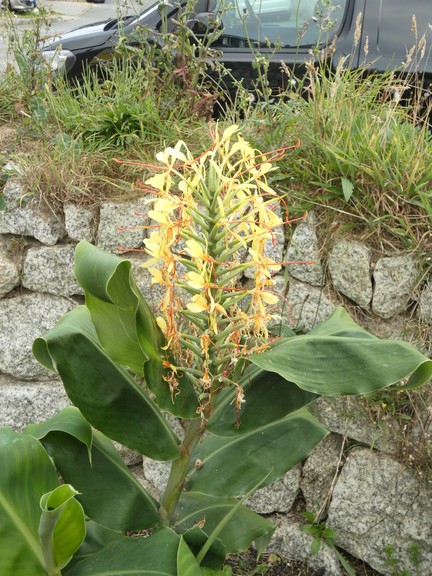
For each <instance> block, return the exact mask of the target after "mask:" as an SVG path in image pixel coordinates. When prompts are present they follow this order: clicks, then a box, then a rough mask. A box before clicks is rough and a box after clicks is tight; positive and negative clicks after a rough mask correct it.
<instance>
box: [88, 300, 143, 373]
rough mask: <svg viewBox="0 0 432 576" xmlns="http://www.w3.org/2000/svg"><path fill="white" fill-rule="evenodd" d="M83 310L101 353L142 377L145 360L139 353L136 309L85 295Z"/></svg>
mask: <svg viewBox="0 0 432 576" xmlns="http://www.w3.org/2000/svg"><path fill="white" fill-rule="evenodd" d="M85 298H86V306H87V308H88V309H89V311H90V314H91V317H92V321H93V324H94V325H95V328H96V332H97V334H98V337H99V340H100V342H101V344H102V347H103V349H104V350H105V352H106V353H107V354H108V356H109V357H110V358H111V359H112V360H113V361H114V362H115V363H116V364H118V365H119V366H127V367H129V368H130V369H131V370H132V371H133V372H134V373H135V374H137V375H139V376H144V363H145V362H147V360H148V356H147V355H146V354H145V353H144V351H143V350H142V348H141V346H140V344H139V342H138V336H137V333H136V309H135V308H133V309H127V310H125V309H124V308H121V307H120V306H115V305H113V304H110V303H109V302H105V301H104V300H100V299H99V298H95V297H94V296H92V295H91V294H90V293H89V292H86V296H85Z"/></svg>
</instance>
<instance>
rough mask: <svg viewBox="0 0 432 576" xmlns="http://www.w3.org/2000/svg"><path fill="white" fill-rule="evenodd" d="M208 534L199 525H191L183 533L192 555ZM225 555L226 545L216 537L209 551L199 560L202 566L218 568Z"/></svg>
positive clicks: (199, 547)
mask: <svg viewBox="0 0 432 576" xmlns="http://www.w3.org/2000/svg"><path fill="white" fill-rule="evenodd" d="M208 537H209V535H208V534H207V532H205V531H204V530H203V529H202V528H200V527H199V526H192V528H189V530H186V532H184V533H183V538H184V540H185V542H186V543H187V545H188V546H189V548H190V549H191V550H192V553H193V554H194V556H196V555H197V554H198V553H199V551H200V550H201V548H202V547H203V546H204V544H205V543H206V541H207V539H208ZM226 555H227V551H226V547H225V545H224V544H223V542H222V541H221V540H219V539H218V538H216V540H215V541H214V542H213V543H212V545H211V546H210V549H209V551H208V552H207V553H206V555H205V556H204V559H203V561H202V562H201V565H202V566H207V567H209V568H213V569H215V570H216V569H219V568H220V567H221V566H222V565H223V563H224V561H225V557H226Z"/></svg>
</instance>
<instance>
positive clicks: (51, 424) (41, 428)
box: [25, 406, 93, 459]
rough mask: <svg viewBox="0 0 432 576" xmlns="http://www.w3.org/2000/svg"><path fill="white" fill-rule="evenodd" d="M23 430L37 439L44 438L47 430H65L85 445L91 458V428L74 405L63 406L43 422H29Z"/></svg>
mask: <svg viewBox="0 0 432 576" xmlns="http://www.w3.org/2000/svg"><path fill="white" fill-rule="evenodd" d="M25 431H26V432H27V433H28V434H31V435H32V436H34V437H35V438H37V439H38V440H41V439H42V438H44V437H45V436H46V435H47V434H48V433H49V432H66V434H69V435H70V436H73V437H74V438H76V439H77V440H79V441H80V442H82V443H83V444H84V445H85V446H86V447H87V451H88V455H89V459H91V447H92V442H93V430H92V427H91V426H90V424H89V423H88V422H87V420H86V419H85V418H84V417H83V416H82V414H81V412H80V411H79V410H78V408H75V406H68V407H66V408H63V410H61V411H60V412H58V413H57V414H55V415H54V416H52V417H51V418H49V419H48V420H45V421H44V422H40V423H38V424H29V425H28V426H27V427H26V428H25Z"/></svg>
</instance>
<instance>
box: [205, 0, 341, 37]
mask: <svg viewBox="0 0 432 576" xmlns="http://www.w3.org/2000/svg"><path fill="white" fill-rule="evenodd" d="M347 1H348V0H333V1H332V0H218V1H217V9H216V11H217V12H218V13H219V14H220V15H221V19H222V23H223V30H224V33H223V35H222V36H221V37H220V39H219V41H218V43H219V44H222V45H225V46H230V45H231V46H236V47H242V46H245V47H247V46H248V45H249V43H251V42H252V43H257V44H258V45H260V46H262V45H265V44H267V45H269V46H276V47H282V48H288V47H301V46H315V45H317V44H321V43H323V42H329V41H330V40H331V39H332V38H333V36H334V35H335V34H336V33H337V31H338V29H339V27H340V24H341V21H342V18H343V15H344V12H345V7H346V4H347Z"/></svg>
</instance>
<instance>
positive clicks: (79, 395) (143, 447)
mask: <svg viewBox="0 0 432 576" xmlns="http://www.w3.org/2000/svg"><path fill="white" fill-rule="evenodd" d="M33 352H34V355H35V356H36V358H37V359H38V360H39V361H41V362H42V363H43V364H45V366H47V368H51V369H55V370H56V371H57V372H58V373H59V374H60V376H61V378H62V380H63V384H64V387H65V390H66V393H67V395H68V396H69V398H70V399H71V401H72V402H73V404H75V406H77V407H78V408H79V409H80V411H81V412H82V414H83V416H84V417H85V418H86V420H88V421H89V422H90V424H92V425H93V426H94V427H95V428H97V429H98V430H101V431H102V432H103V433H104V434H105V435H106V436H108V437H109V438H112V439H113V440H117V442H120V443H121V444H123V445H124V446H127V447H128V448H131V449H132V450H136V451H137V452H140V453H141V454H145V455H146V456H148V457H149V458H154V459H156V460H172V459H174V458H176V457H177V456H178V448H177V445H178V442H179V440H178V438H177V437H176V436H175V434H174V433H173V431H172V430H171V428H170V427H169V426H168V424H167V422H166V421H165V418H164V416H163V414H162V413H161V411H160V409H159V407H158V406H157V405H156V404H155V403H154V402H153V401H152V400H151V399H150V398H149V397H148V396H147V395H146V394H145V392H144V391H143V390H142V389H141V388H140V387H139V386H138V384H137V383H136V382H135V381H134V380H133V378H132V377H131V376H130V375H129V374H128V372H127V371H126V370H125V369H124V368H122V367H120V366H118V365H116V364H115V363H114V362H113V361H112V360H111V358H109V356H108V355H107V354H106V353H105V352H104V350H103V348H102V347H101V345H100V343H99V341H98V339H97V336H96V334H95V332H94V329H93V325H92V323H91V319H90V315H89V313H88V311H87V310H86V308H85V307H78V308H75V309H74V310H72V311H71V312H68V313H67V314H66V315H65V316H63V318H62V319H61V320H60V321H59V322H58V323H57V325H56V326H55V327H54V328H53V329H52V330H50V331H49V332H47V333H46V334H45V335H44V336H43V337H41V338H38V339H37V340H36V341H35V343H34V344H33ZM47 360H48V361H47Z"/></svg>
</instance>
